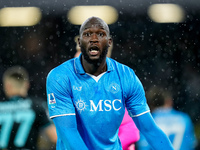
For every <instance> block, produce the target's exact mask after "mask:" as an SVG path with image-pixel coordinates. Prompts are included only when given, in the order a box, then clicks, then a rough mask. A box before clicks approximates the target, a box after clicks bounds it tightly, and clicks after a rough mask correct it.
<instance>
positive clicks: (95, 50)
mask: <svg viewBox="0 0 200 150" xmlns="http://www.w3.org/2000/svg"><path fill="white" fill-rule="evenodd" d="M89 53H90V55H92V56H96V55H98V53H99V48H98V47H97V46H92V47H90V48H89Z"/></svg>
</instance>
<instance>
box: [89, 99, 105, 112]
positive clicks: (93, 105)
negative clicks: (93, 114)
mask: <svg viewBox="0 0 200 150" xmlns="http://www.w3.org/2000/svg"><path fill="white" fill-rule="evenodd" d="M102 101H103V100H100V101H99V103H98V104H97V106H95V104H94V102H93V101H92V100H90V111H97V108H98V107H99V111H103V109H102ZM92 108H94V110H93V109H92Z"/></svg>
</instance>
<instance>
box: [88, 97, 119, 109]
mask: <svg viewBox="0 0 200 150" xmlns="http://www.w3.org/2000/svg"><path fill="white" fill-rule="evenodd" d="M117 102H118V103H120V104H121V103H122V101H121V100H120V99H115V100H113V101H111V100H105V101H103V100H99V102H98V104H97V105H95V103H94V102H93V100H90V111H111V110H112V108H113V109H114V110H115V111H118V110H120V109H121V105H120V104H118V105H117V104H116V103H117ZM117 106H118V107H117Z"/></svg>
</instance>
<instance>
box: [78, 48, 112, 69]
mask: <svg viewBox="0 0 200 150" xmlns="http://www.w3.org/2000/svg"><path fill="white" fill-rule="evenodd" d="M81 52H82V54H83V56H84V58H85V60H86V61H87V62H88V63H90V64H93V65H94V66H99V65H100V64H101V63H102V61H103V60H104V58H105V57H106V55H107V53H108V47H105V48H104V49H103V52H102V53H101V55H100V57H99V59H95V60H92V59H90V57H89V56H88V54H87V53H86V50H85V49H84V48H83V47H81Z"/></svg>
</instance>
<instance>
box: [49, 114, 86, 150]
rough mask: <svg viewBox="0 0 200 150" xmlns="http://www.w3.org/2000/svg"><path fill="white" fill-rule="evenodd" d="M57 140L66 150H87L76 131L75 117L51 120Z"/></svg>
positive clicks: (61, 117)
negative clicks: (60, 141)
mask: <svg viewBox="0 0 200 150" xmlns="http://www.w3.org/2000/svg"><path fill="white" fill-rule="evenodd" d="M53 122H54V124H55V126H56V131H57V134H58V136H59V138H60V139H61V140H62V142H63V143H64V144H65V147H66V148H67V149H73V150H79V149H81V150H87V149H88V148H87V147H86V145H85V143H84V141H83V139H82V138H81V136H80V134H79V132H78V130H77V123H76V117H75V115H69V116H60V117H55V118H53Z"/></svg>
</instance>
